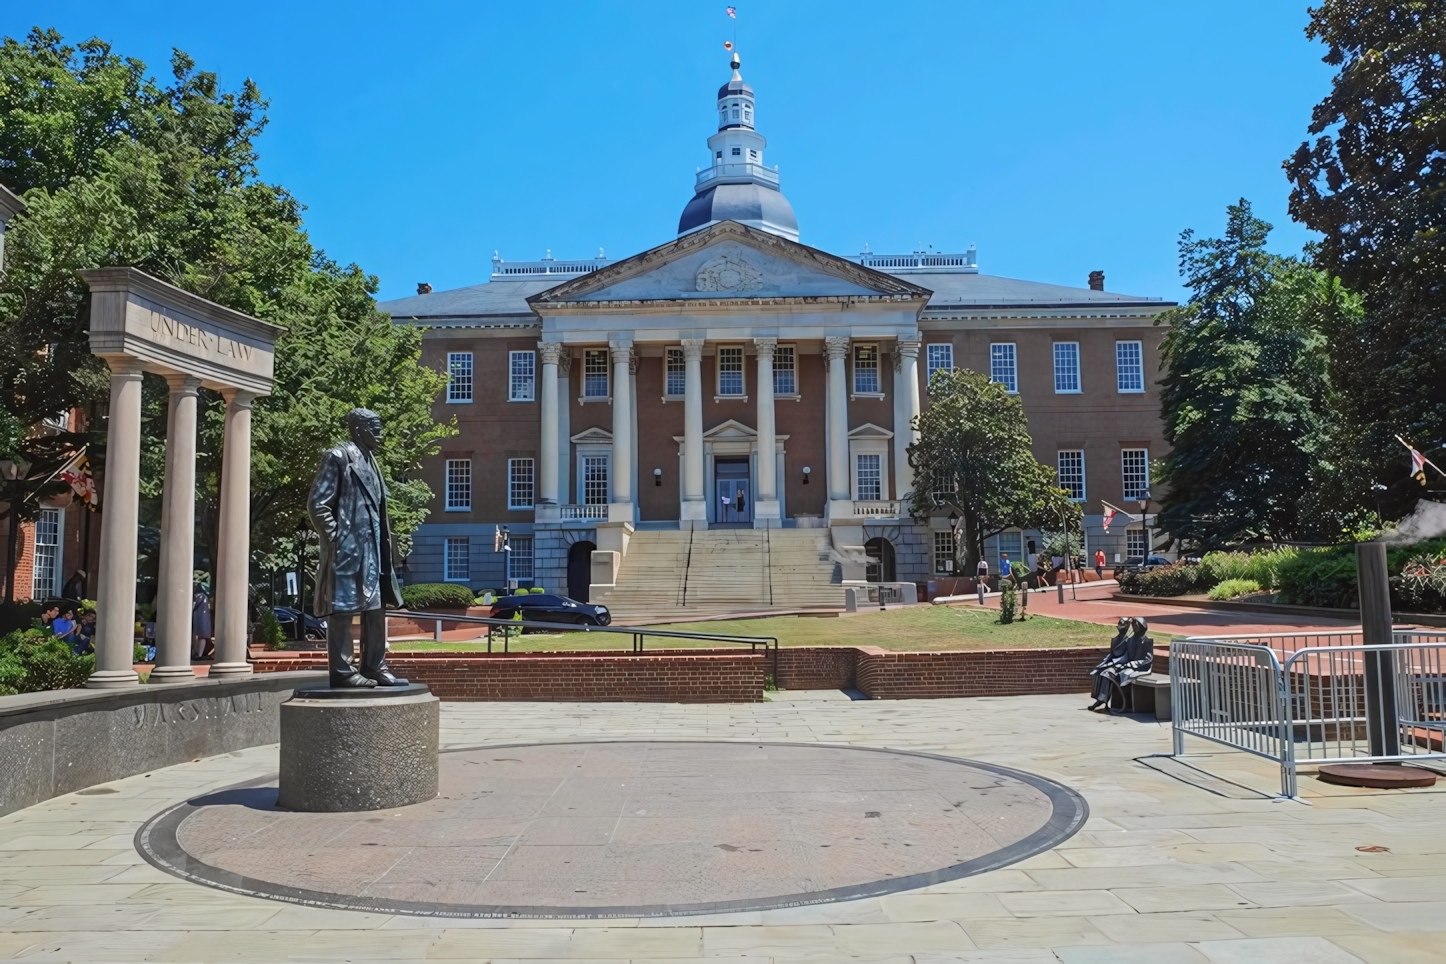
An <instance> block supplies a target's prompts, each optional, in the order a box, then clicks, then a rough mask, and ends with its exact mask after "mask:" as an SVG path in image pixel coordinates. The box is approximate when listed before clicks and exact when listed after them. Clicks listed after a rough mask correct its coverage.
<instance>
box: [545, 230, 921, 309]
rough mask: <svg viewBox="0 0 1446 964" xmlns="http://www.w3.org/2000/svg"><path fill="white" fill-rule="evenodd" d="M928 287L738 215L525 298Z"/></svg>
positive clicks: (857, 294) (598, 299) (896, 294)
mask: <svg viewBox="0 0 1446 964" xmlns="http://www.w3.org/2000/svg"><path fill="white" fill-rule="evenodd" d="M930 294H931V292H930V291H929V290H928V289H926V288H921V287H919V286H918V285H914V284H910V283H908V282H907V281H904V280H902V279H900V278H896V277H894V276H893V275H889V274H885V273H883V272H881V271H875V270H873V269H872V268H866V267H864V266H863V265H860V264H855V263H854V262H852V261H849V260H847V259H845V258H840V257H838V256H837V255H833V254H829V253H828V252H826V251H820V250H819V249H817V248H810V247H809V246H807V245H804V244H799V243H798V242H797V241H790V240H788V239H787V238H781V237H779V236H777V235H774V234H769V233H768V232H766V231H759V230H757V229H755V228H750V227H747V226H746V225H742V224H739V223H738V222H736V221H723V222H721V223H719V224H715V225H712V226H711V227H708V228H705V229H703V230H701V231H695V232H693V233H692V234H686V235H683V236H682V237H680V238H678V239H676V240H674V241H670V242H668V243H667V244H663V245H659V246H658V247H656V248H653V249H652V250H650V251H644V252H643V253H642V254H639V255H634V256H633V257H631V258H627V259H624V260H622V261H619V262H617V263H615V264H610V265H608V266H607V267H605V268H601V269H599V270H597V271H594V272H591V273H590V274H586V275H583V276H581V277H579V278H574V279H573V280H571V281H565V282H563V283H562V284H560V285H558V286H557V287H555V288H549V289H548V290H546V291H543V292H540V293H538V294H535V295H533V296H532V297H530V298H528V299H527V300H528V303H529V304H532V305H533V306H534V307H536V308H539V309H542V308H545V307H547V306H549V305H562V304H576V303H594V304H596V303H607V302H614V303H616V302H624V303H637V302H678V301H684V302H686V301H716V300H719V299H739V300H748V299H777V298H865V299H867V298H881V299H887V300H898V301H913V300H919V301H921V302H923V301H926V300H927V299H928V298H929V296H930Z"/></svg>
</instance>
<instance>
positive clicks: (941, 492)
mask: <svg viewBox="0 0 1446 964" xmlns="http://www.w3.org/2000/svg"><path fill="white" fill-rule="evenodd" d="M930 492H931V493H932V494H933V496H934V504H935V505H948V504H950V503H951V502H953V501H954V496H955V495H957V494H958V492H959V480H958V479H957V478H951V477H947V476H944V475H943V474H942V473H940V474H939V476H936V478H935V479H934V484H933V485H932V486H930Z"/></svg>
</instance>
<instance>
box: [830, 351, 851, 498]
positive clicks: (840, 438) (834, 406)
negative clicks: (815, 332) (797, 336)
mask: <svg viewBox="0 0 1446 964" xmlns="http://www.w3.org/2000/svg"><path fill="white" fill-rule="evenodd" d="M824 351H825V353H826V354H827V355H828V402H829V404H828V499H829V502H850V506H849V510H848V514H849V515H852V514H853V506H852V493H853V486H852V484H851V481H852V480H851V479H850V477H849V395H848V371H847V368H846V366H845V363H844V360H845V359H846V358H847V357H848V353H849V339H847V338H825V339H824ZM833 514H834V513H832V512H831V513H830V515H833Z"/></svg>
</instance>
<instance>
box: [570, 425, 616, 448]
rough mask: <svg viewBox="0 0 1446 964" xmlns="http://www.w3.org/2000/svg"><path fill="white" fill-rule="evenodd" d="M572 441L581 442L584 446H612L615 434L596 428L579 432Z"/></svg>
mask: <svg viewBox="0 0 1446 964" xmlns="http://www.w3.org/2000/svg"><path fill="white" fill-rule="evenodd" d="M571 441H573V442H579V443H581V444H583V445H589V444H591V445H611V444H612V442H613V433H612V432H609V431H608V430H607V429H605V428H598V427H596V426H594V427H592V428H588V429H583V430H582V431H581V432H578V433H577V434H576V435H574V436H573V437H572V439H571Z"/></svg>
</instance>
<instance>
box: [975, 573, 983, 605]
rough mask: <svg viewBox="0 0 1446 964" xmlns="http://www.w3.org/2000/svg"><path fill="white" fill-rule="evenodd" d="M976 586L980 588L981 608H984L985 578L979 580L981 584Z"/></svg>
mask: <svg viewBox="0 0 1446 964" xmlns="http://www.w3.org/2000/svg"><path fill="white" fill-rule="evenodd" d="M976 588H977V589H978V590H979V606H980V608H981V609H982V608H983V607H984V580H983V579H981V580H979V584H978V585H977V586H976Z"/></svg>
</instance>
